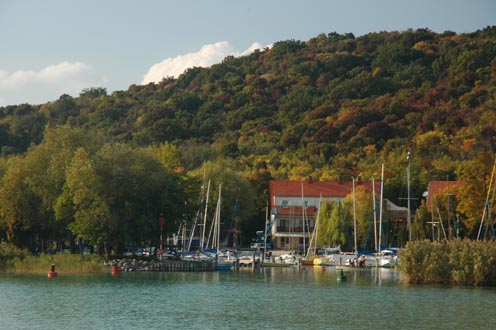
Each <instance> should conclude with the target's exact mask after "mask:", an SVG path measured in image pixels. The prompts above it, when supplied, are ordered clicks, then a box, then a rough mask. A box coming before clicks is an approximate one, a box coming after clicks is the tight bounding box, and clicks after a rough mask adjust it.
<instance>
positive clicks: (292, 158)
mask: <svg viewBox="0 0 496 330" xmlns="http://www.w3.org/2000/svg"><path fill="white" fill-rule="evenodd" d="M0 145H1V156H2V158H1V163H0V174H1V175H2V177H3V179H2V186H1V187H0V211H1V213H0V216H1V224H2V225H1V227H0V228H1V229H0V235H2V236H4V237H6V238H8V239H10V240H14V241H16V242H18V243H19V244H24V245H29V244H32V242H31V241H32V240H33V237H34V234H35V233H36V234H39V235H40V237H41V236H43V239H49V238H55V237H56V236H57V235H59V236H63V235H64V233H66V232H67V229H69V230H70V232H71V233H73V234H75V235H76V236H79V237H82V238H84V239H86V240H88V241H91V242H93V243H97V242H99V243H103V242H107V243H109V242H111V241H112V242H114V241H119V242H122V241H134V242H138V241H144V240H150V239H152V237H153V235H154V233H152V232H153V230H152V229H147V228H149V227H151V226H152V224H153V225H154V224H155V222H156V218H157V217H158V214H160V213H162V212H163V213H167V214H168V218H169V219H170V223H171V224H170V228H169V231H170V232H173V231H174V230H176V229H177V226H178V224H179V223H181V221H183V220H184V221H189V222H191V221H192V219H193V218H194V214H195V213H196V211H197V207H196V206H194V205H196V204H198V200H199V197H198V196H199V194H200V186H201V182H202V181H204V179H203V178H204V177H205V178H206V180H208V179H212V191H216V189H217V185H218V184H219V183H220V182H223V183H224V185H225V189H227V192H226V194H227V196H229V197H227V198H228V199H227V201H226V205H231V206H229V207H228V210H229V211H227V212H225V213H226V215H224V217H225V223H229V222H230V221H231V220H230V218H231V216H232V207H233V205H234V204H235V203H234V201H235V199H236V197H237V196H242V198H241V199H240V203H239V208H238V209H239V211H238V218H239V222H240V224H239V227H240V228H241V229H242V231H243V230H244V232H245V235H244V237H243V240H245V241H246V240H249V238H250V236H251V235H252V232H253V231H254V230H256V229H260V228H261V227H262V226H263V222H264V217H265V215H264V212H265V210H264V208H265V205H266V202H267V195H266V190H267V180H269V179H270V178H277V179H295V180H302V179H305V178H307V177H309V176H311V177H312V178H313V180H336V179H337V177H339V176H340V177H342V178H349V177H351V176H354V177H357V176H361V178H362V179H363V180H369V179H371V178H372V177H375V178H376V179H379V175H380V174H379V172H380V168H381V164H382V163H384V164H385V167H386V179H385V197H387V198H389V199H391V200H393V201H397V199H398V197H399V196H400V195H402V194H403V195H404V190H405V168H406V165H407V160H406V155H407V152H408V151H410V153H411V155H412V157H411V160H410V161H411V169H412V191H413V194H414V195H415V196H416V197H419V198H420V197H421V195H422V192H423V191H425V190H426V189H427V185H428V182H429V181H430V180H433V179H440V180H446V179H449V180H463V181H465V182H466V183H467V184H465V185H464V191H461V192H460V196H461V197H459V199H460V202H459V205H458V212H460V214H461V216H462V217H463V219H464V221H465V228H466V229H465V234H466V235H467V236H468V235H470V234H472V233H473V231H474V228H475V223H476V221H480V214H481V210H482V209H483V207H484V198H485V191H484V189H485V187H487V185H488V184H489V177H490V174H491V169H492V165H493V161H494V154H495V151H496V27H487V28H484V29H482V30H478V31H476V32H473V33H468V34H456V33H453V32H444V33H442V34H437V33H434V32H432V31H430V30H428V29H420V30H416V31H413V30H408V31H403V32H380V33H369V34H366V35H363V36H359V37H356V36H354V35H352V34H343V35H342V34H337V33H329V34H320V35H318V36H316V37H315V38H312V39H310V40H308V41H298V40H287V41H279V42H276V43H275V44H274V45H273V47H272V48H270V49H265V50H260V51H256V52H254V53H252V54H250V55H247V56H243V57H239V58H235V57H227V58H225V59H224V61H223V62H222V63H220V64H217V65H214V66H212V67H210V68H192V69H189V70H187V71H186V72H185V73H184V74H183V75H181V76H180V77H179V78H177V79H173V78H165V79H164V80H163V81H162V82H160V83H159V84H152V83H151V84H148V85H145V86H138V85H132V86H130V87H129V89H128V90H126V91H116V92H113V93H112V94H111V95H107V92H106V90H105V89H104V88H100V87H95V88H89V89H86V90H84V91H82V92H81V94H80V96H79V97H75V98H73V97H71V96H68V95H62V96H61V97H60V98H59V99H58V100H56V101H53V102H49V103H47V104H42V105H29V104H23V105H15V106H7V107H3V108H0ZM192 178H194V179H195V180H194V181H192ZM164 182H167V183H168V187H169V188H167V189H165V188H164V187H163V186H164ZM226 182H227V183H228V184H227V185H226V184H225V183H226ZM229 183H230V184H229ZM185 187H187V188H185ZM214 187H215V188H214ZM212 191H211V196H210V198H211V199H212V201H214V202H213V204H215V200H216V198H217V196H216V195H215V196H214V195H213V193H212ZM185 202H186V205H185V204H184V203H185ZM91 219H106V220H105V226H106V227H102V228H99V229H96V227H94V226H96V222H92V220H91ZM477 219H479V220H477ZM97 222H98V226H102V221H97ZM257 227H258V228H257ZM54 228H56V229H57V230H55V229H54ZM137 228H140V230H139V231H137ZM94 231H97V232H94ZM102 231H106V232H107V236H106V237H100V236H101V235H100V234H101V233H102ZM147 231H150V232H149V233H148V232H147ZM138 232H139V234H138ZM55 233H58V234H55ZM116 233H119V235H116ZM114 237H117V239H115V238H114ZM40 239H41V238H40ZM26 240H31V241H30V242H26ZM114 243H115V242H114Z"/></svg>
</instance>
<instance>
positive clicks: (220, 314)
mask: <svg viewBox="0 0 496 330" xmlns="http://www.w3.org/2000/svg"><path fill="white" fill-rule="evenodd" d="M495 305H496V289H494V288H474V287H445V286H421V285H409V284H406V283H405V281H404V280H403V278H402V276H401V275H400V274H399V273H398V272H396V271H395V270H389V269H372V270H366V271H351V272H348V277H347V281H346V282H342V283H341V282H338V281H337V280H336V270H335V269H334V268H331V267H328V268H320V267H315V268H312V267H307V268H303V269H299V268H296V267H295V268H265V269H263V270H258V271H252V270H251V269H242V270H239V271H232V272H204V273H123V274H121V275H118V276H112V275H111V274H99V275H72V274H71V275H64V274H59V276H58V277H57V278H52V279H49V278H47V276H46V275H36V276H35V275H11V274H0V329H8V330H10V329H122V330H125V329H239V330H244V329H402V330H405V329H495V328H496V313H494V310H493V309H494V306H495Z"/></svg>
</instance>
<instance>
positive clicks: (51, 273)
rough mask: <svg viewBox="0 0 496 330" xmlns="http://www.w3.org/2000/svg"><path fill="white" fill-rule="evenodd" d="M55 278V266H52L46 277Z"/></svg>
mask: <svg viewBox="0 0 496 330" xmlns="http://www.w3.org/2000/svg"><path fill="white" fill-rule="evenodd" d="M55 276H57V272H56V271H55V264H52V269H51V270H50V271H49V272H48V277H55Z"/></svg>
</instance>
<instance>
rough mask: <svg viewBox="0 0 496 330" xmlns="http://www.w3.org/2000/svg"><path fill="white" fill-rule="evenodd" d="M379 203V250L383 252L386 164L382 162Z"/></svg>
mask: <svg viewBox="0 0 496 330" xmlns="http://www.w3.org/2000/svg"><path fill="white" fill-rule="evenodd" d="M380 200H381V201H380V204H379V242H378V243H379V244H378V245H379V249H378V252H379V253H380V252H381V234H382V204H383V200H384V164H382V168H381V198H380Z"/></svg>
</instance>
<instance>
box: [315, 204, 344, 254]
mask: <svg viewBox="0 0 496 330" xmlns="http://www.w3.org/2000/svg"><path fill="white" fill-rule="evenodd" d="M344 215H345V213H344V212H343V207H342V204H341V202H334V201H324V202H323V203H322V206H321V209H320V213H319V234H318V238H317V245H319V246H337V245H341V246H345V245H346V244H347V235H346V225H345V222H344Z"/></svg>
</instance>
